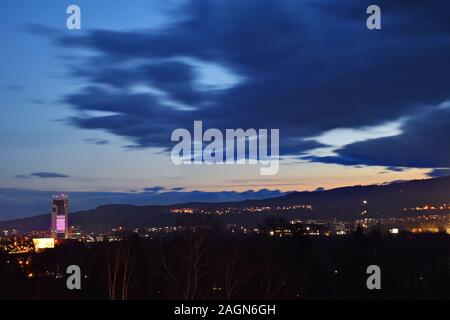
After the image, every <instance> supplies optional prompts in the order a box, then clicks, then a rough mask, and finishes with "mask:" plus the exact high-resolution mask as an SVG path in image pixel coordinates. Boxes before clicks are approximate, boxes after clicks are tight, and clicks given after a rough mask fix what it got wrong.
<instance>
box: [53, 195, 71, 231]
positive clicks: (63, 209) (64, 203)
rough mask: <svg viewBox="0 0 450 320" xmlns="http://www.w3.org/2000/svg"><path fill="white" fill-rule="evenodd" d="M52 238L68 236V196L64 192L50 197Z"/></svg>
mask: <svg viewBox="0 0 450 320" xmlns="http://www.w3.org/2000/svg"><path fill="white" fill-rule="evenodd" d="M51 233H52V238H53V239H68V238H69V197H68V196H67V195H65V194H61V195H57V196H53V199H52V229H51Z"/></svg>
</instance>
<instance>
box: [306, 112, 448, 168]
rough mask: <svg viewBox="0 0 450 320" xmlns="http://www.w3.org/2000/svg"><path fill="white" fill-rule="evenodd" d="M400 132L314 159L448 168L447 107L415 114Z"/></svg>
mask: <svg viewBox="0 0 450 320" xmlns="http://www.w3.org/2000/svg"><path fill="white" fill-rule="evenodd" d="M402 131H403V134H402V135H399V136H394V137H386V138H380V139H374V140H369V141H364V142H358V143H354V144H350V145H348V146H346V147H344V148H343V149H341V150H339V151H338V154H339V155H338V156H335V157H323V158H320V157H319V158H317V157H316V158H314V160H315V161H322V162H330V163H336V162H337V163H343V164H366V165H383V166H387V167H390V168H391V169H392V167H419V168H448V167H450V148H449V142H448V138H447V137H449V136H450V108H448V107H444V108H439V107H438V108H436V109H434V110H432V111H424V112H422V113H419V114H416V115H415V116H414V117H412V118H411V119H410V120H409V121H406V122H405V124H404V125H403V127H402Z"/></svg>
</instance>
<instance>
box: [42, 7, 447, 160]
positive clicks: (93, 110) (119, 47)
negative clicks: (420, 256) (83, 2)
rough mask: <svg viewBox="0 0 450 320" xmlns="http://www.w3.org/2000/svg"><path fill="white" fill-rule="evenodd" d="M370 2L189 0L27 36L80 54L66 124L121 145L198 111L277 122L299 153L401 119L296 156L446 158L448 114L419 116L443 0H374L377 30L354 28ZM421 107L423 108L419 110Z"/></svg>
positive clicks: (439, 42) (160, 142)
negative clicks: (119, 23)
mask: <svg viewBox="0 0 450 320" xmlns="http://www.w3.org/2000/svg"><path fill="white" fill-rule="evenodd" d="M369 4H371V3H370V2H367V1H356V0H354V1H326V0H322V1H306V0H305V1H260V0H247V1H238V2H235V1H226V0H216V1H207V0H197V1H188V2H187V4H186V5H184V6H183V7H182V8H179V9H178V11H177V12H174V15H175V14H176V16H178V17H182V18H180V20H178V21H177V22H174V23H172V24H170V25H168V26H166V27H165V28H163V29H155V30H137V31H122V32H119V31H108V30H92V31H91V30H89V31H84V32H83V33H81V35H72V34H68V33H64V34H58V33H57V32H55V31H51V32H48V30H46V29H45V28H43V27H39V26H35V27H34V28H33V31H34V32H37V33H41V34H42V33H44V32H45V34H46V35H48V36H49V37H51V38H52V39H53V40H54V42H55V43H56V44H57V45H58V46H60V47H63V48H68V49H83V50H88V51H89V52H90V54H89V56H86V57H85V58H82V59H81V60H80V59H79V58H77V59H76V61H74V64H73V65H71V68H70V70H71V72H72V76H73V77H76V78H77V79H81V80H83V81H84V82H85V84H86V85H85V87H84V89H82V90H80V91H77V92H74V93H72V94H70V95H67V96H66V97H64V99H63V100H64V102H65V103H67V104H69V105H70V106H72V107H73V109H74V110H75V111H76V115H75V116H74V117H72V118H71V119H70V123H71V124H72V125H75V126H77V127H79V128H85V129H97V130H102V131H107V132H109V133H112V134H115V135H118V136H121V137H125V138H127V139H129V140H130V141H132V146H134V147H140V148H144V147H158V148H164V149H168V148H170V145H171V144H170V141H169V137H170V133H171V132H172V130H174V129H176V128H191V127H192V124H193V121H194V120H203V122H204V125H205V126H206V127H215V128H219V129H224V128H239V127H240V128H280V134H281V153H282V154H284V155H302V154H305V152H306V151H308V150H310V149H314V148H319V147H324V145H322V144H321V143H320V142H318V141H311V140H308V141H305V138H310V137H317V136H320V135H321V134H322V133H324V132H329V131H331V130H335V129H342V128H348V129H354V130H356V131H353V132H355V134H356V135H357V134H358V130H360V128H367V127H376V126H379V125H381V124H384V123H388V122H395V121H398V120H399V119H404V118H405V117H408V118H409V120H408V122H407V123H406V124H404V125H403V126H402V133H403V134H400V135H398V136H395V137H384V138H375V139H372V140H367V139H371V138H372V137H366V136H362V139H355V141H360V142H356V143H352V144H350V145H348V146H344V149H342V150H340V151H338V155H337V156H329V157H320V158H318V159H316V158H317V157H316V156H311V155H310V156H309V159H310V160H317V161H322V162H334V163H343V164H349V165H352V164H366V165H386V166H394V167H428V166H429V167H435V166H445V167H447V166H448V165H449V161H450V155H449V153H448V150H449V149H448V148H443V143H444V142H440V141H442V140H443V139H442V137H446V136H448V129H446V128H445V127H449V126H448V124H449V122H448V117H444V118H442V117H441V116H440V115H438V114H435V112H432V111H434V110H435V109H436V106H437V105H438V104H440V103H442V102H444V101H447V100H449V99H450V91H449V84H450V72H449V71H450V59H449V58H448V57H449V56H450V41H449V40H450V23H449V19H448V12H449V10H450V3H449V2H448V1H435V2H433V5H429V4H428V3H427V2H424V1H406V0H405V1H378V3H377V4H378V5H379V6H380V7H381V8H382V14H383V16H382V30H380V31H373V30H372V31H369V30H367V28H366V27H365V20H366V17H367V15H366V13H365V12H366V8H367V6H368V5H369ZM75 62H76V63H75ZM425 110H430V112H431V113H432V114H434V116H430V118H427V116H425V118H427V119H423V116H421V114H423V113H424V112H425ZM419 111H420V115H418V116H417V118H416V116H415V114H417V113H418V112H419ZM436 112H437V111H436ZM436 117H439V118H440V119H437V118H436ZM424 121H433V122H429V123H426V122H424ZM416 125H420V126H423V127H422V128H416V127H415V126H416ZM444 133H447V135H443V134H444ZM361 140H364V141H361ZM438 140H440V141H438ZM436 147H439V148H440V149H435V148H436ZM430 152H433V153H434V155H433V156H430Z"/></svg>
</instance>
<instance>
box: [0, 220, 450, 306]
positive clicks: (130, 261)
mask: <svg viewBox="0 0 450 320" xmlns="http://www.w3.org/2000/svg"><path fill="white" fill-rule="evenodd" d="M28 257H29V258H30V263H29V265H30V266H29V267H28V269H27V270H28V271H26V272H25V271H24V270H23V269H21V267H20V266H19V265H18V264H17V263H12V262H14V261H15V259H17V257H16V256H12V255H2V256H1V257H0V298H1V299H111V300H116V299H117V300H121V299H156V300H158V299H186V300H191V299H406V298H408V299H431V298H437V299H449V298H450V237H449V236H448V235H446V234H443V233H440V234H422V235H413V234H408V233H403V234H399V235H381V234H380V233H378V232H376V231H373V232H371V233H369V234H363V233H362V231H360V230H357V231H356V232H355V233H354V234H353V235H349V236H345V237H321V238H307V237H304V236H301V235H298V236H294V237H290V238H273V237H270V236H267V235H247V236H245V235H234V234H231V233H229V232H225V231H222V230H220V229H218V228H208V229H203V228H198V229H196V230H195V232H193V231H189V232H180V233H173V234H170V235H166V236H161V237H157V238H154V239H146V238H139V237H138V236H137V235H134V234H129V235H126V236H124V240H123V241H119V242H108V241H105V242H102V243H93V244H83V243H79V242H73V243H69V244H65V245H61V246H59V247H57V248H55V249H53V250H49V251H46V252H43V253H40V254H33V255H31V256H28ZM25 258H27V257H24V259H25ZM72 264H75V265H79V266H80V267H81V270H82V273H83V279H82V290H74V291H69V290H68V289H67V288H66V284H65V282H66V277H67V275H66V273H65V270H66V268H67V266H68V265H72ZM372 264H376V265H378V266H380V268H381V272H382V277H381V279H382V280H381V284H382V289H381V290H375V291H370V290H368V289H367V287H366V279H367V277H368V275H367V274H366V268H367V267H368V266H369V265H372ZM29 273H33V275H34V276H33V277H28V275H29Z"/></svg>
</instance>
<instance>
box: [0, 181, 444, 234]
mask: <svg viewBox="0 0 450 320" xmlns="http://www.w3.org/2000/svg"><path fill="white" fill-rule="evenodd" d="M298 204H310V205H312V206H313V208H314V209H313V210H303V211H302V210H300V211H298V212H295V213H292V214H291V216H292V217H309V218H313V217H314V218H327V217H328V218H330V217H333V218H338V219H344V220H353V219H357V218H361V217H392V216H400V215H404V214H405V212H404V210H403V209H404V208H411V207H415V206H422V205H427V204H430V205H439V204H450V177H440V178H432V179H424V180H412V181H406V182H397V183H391V184H384V185H368V186H351V187H341V188H336V189H331V190H326V191H315V192H292V193H289V194H287V195H284V196H281V197H276V198H270V199H264V200H244V201H239V202H222V203H204V202H191V203H183V204H177V205H170V206H155V205H152V206H133V205H105V206H100V207H97V208H96V209H93V210H86V211H80V212H76V213H72V214H71V215H70V217H69V221H70V224H71V225H79V226H81V228H82V229H83V230H98V229H108V228H112V227H117V226H125V227H134V228H136V227H150V226H166V225H174V224H176V223H177V221H176V219H178V218H179V216H177V215H174V214H171V213H170V212H169V209H170V208H180V207H191V208H221V207H235V208H244V207H252V206H253V207H256V206H270V207H273V208H274V207H277V206H288V205H298ZM449 213H450V212H449ZM269 214H270V213H265V214H238V215H237V214H233V215H222V216H220V217H216V219H219V220H220V221H222V222H223V223H244V224H251V223H259V222H262V221H263V220H264V219H265V218H266V217H267V216H268V215H269ZM283 216H284V217H288V216H286V215H283ZM289 217H290V216H289ZM185 218H189V216H186V217H185ZM49 221H50V215H49V214H45V215H39V216H35V217H30V218H23V219H16V220H11V221H5V222H0V229H12V228H15V229H17V230H20V231H30V230H47V229H48V227H49Z"/></svg>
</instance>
